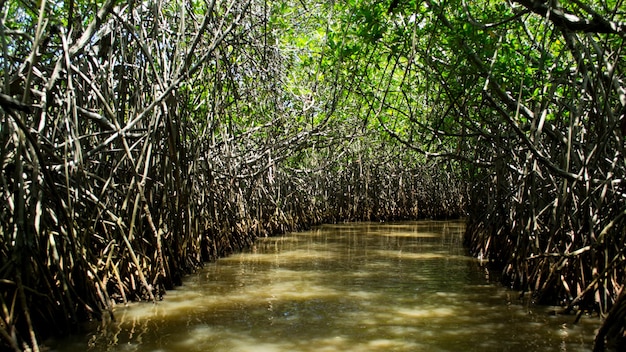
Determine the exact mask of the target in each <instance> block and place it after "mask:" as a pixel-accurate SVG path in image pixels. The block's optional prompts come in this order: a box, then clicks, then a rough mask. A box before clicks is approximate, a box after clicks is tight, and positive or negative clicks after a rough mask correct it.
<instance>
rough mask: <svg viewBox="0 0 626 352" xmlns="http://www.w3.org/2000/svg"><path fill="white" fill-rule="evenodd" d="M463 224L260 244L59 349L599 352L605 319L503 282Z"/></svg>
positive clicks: (358, 230)
mask: <svg viewBox="0 0 626 352" xmlns="http://www.w3.org/2000/svg"><path fill="white" fill-rule="evenodd" d="M463 231H464V225H463V223H462V222H460V221H445V222H436V221H420V222H402V223H357V224H340V225H324V226H321V227H319V228H317V229H314V230H312V231H307V232H301V233H293V234H288V235H285V236H281V237H272V238H263V239H259V240H258V241H256V243H255V245H254V247H253V248H251V249H250V250H249V251H248V252H246V253H241V254H237V255H233V256H231V257H228V258H224V259H220V260H218V261H216V262H215V263H209V264H207V265H206V266H205V267H204V268H203V269H202V270H201V271H199V272H198V273H196V274H194V275H191V276H190V277H188V278H187V279H186V281H185V284H184V285H183V286H182V287H180V288H178V289H176V290H173V291H169V292H168V293H167V295H166V296H165V299H164V300H163V301H162V302H159V303H158V304H156V305H155V304H151V303H142V304H131V305H129V306H128V307H120V308H118V309H117V310H116V322H114V323H111V324H108V325H106V326H99V327H97V328H96V329H95V331H94V330H92V331H91V332H89V333H86V334H84V335H79V336H75V337H72V338H70V339H67V340H63V341H59V342H51V343H50V344H51V346H52V348H53V349H55V350H58V351H85V350H90V351H155V352H156V351H185V352H191V351H316V352H320V351H321V352H323V351H524V352H529V351H589V350H591V348H592V345H593V337H594V332H595V330H596V329H597V328H598V327H599V324H600V321H599V320H598V318H594V317H583V319H582V320H581V322H579V323H578V324H576V325H574V324H573V321H574V318H575V317H574V316H571V315H570V316H563V315H555V314H551V311H554V309H550V308H548V307H534V306H532V305H530V304H529V303H528V302H527V301H526V300H523V299H520V298H519V294H518V293H516V292H514V291H509V290H506V289H505V288H502V287H500V286H499V285H498V284H496V283H493V282H492V281H493V279H490V278H489V273H488V271H486V269H485V268H484V267H482V266H481V265H480V264H479V262H478V261H477V260H476V259H473V258H470V257H468V256H466V254H465V251H464V249H463V246H462V233H463Z"/></svg>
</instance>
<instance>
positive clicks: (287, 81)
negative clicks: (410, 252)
mask: <svg viewBox="0 0 626 352" xmlns="http://www.w3.org/2000/svg"><path fill="white" fill-rule="evenodd" d="M623 5H624V4H623V2H622V1H621V0H617V1H614V0H611V1H593V2H592V3H590V4H584V3H582V2H581V1H578V0H573V1H563V2H557V1H542V0H518V1H511V2H505V1H494V0H485V1H481V2H479V3H471V2H467V1H459V0H447V1H439V2H437V1H433V0H424V1H418V0H390V1H382V2H378V1H367V0H349V1H342V2H326V1H314V2H304V1H296V0H290V1H289V0H286V1H280V2H268V1H260V0H247V1H236V0H224V1H222V0H206V1H191V2H180V1H140V2H137V1H131V2H128V3H116V2H115V1H113V0H106V1H96V2H80V1H75V0H70V1H67V2H61V3H59V2H46V1H41V2H39V3H37V2H34V1H30V0H19V1H11V2H0V12H1V14H2V15H1V16H0V17H1V20H0V21H1V22H0V40H1V44H2V55H0V72H1V76H2V82H3V84H2V88H0V92H1V93H0V107H1V109H0V162H1V163H2V164H1V166H2V168H3V172H2V173H1V174H0V191H1V192H2V197H3V201H2V203H1V208H0V217H1V220H0V253H1V255H0V278H1V279H0V280H1V281H0V305H1V308H2V309H1V311H0V317H2V320H1V322H0V337H1V339H0V341H1V342H0V343H1V345H0V346H2V347H3V348H4V347H6V348H10V349H13V350H22V349H32V350H37V349H38V341H39V340H38V338H39V336H40V335H41V334H46V333H65V332H67V331H70V330H71V329H73V328H74V327H75V326H76V324H77V322H80V321H84V320H87V319H100V318H101V317H102V316H103V315H105V316H108V315H110V314H112V311H111V309H112V307H113V305H114V304H115V302H125V301H128V300H141V299H148V300H157V299H160V298H161V296H162V295H163V294H164V293H165V290H166V289H169V288H172V287H174V286H175V285H177V284H180V282H181V279H182V276H183V275H185V273H188V272H190V271H192V270H194V269H196V268H197V267H198V266H199V265H201V264H202V262H203V261H207V260H212V259H214V258H216V257H218V256H222V255H226V254H228V253H230V252H232V251H235V250H238V249H240V248H243V247H245V246H247V245H249V244H250V243H251V241H253V239H254V238H255V237H256V236H265V235H271V234H275V233H279V232H281V231H286V230H293V229H298V228H301V227H306V226H309V225H312V224H316V223H320V222H323V221H346V220H388V219H403V218H418V217H453V216H461V215H468V232H467V235H466V241H467V244H468V246H469V248H470V250H471V251H472V253H473V254H475V255H476V256H480V257H482V258H487V259H488V260H489V261H490V262H491V263H492V264H493V265H494V266H496V267H499V268H501V269H502V274H503V275H502V278H503V281H504V282H505V283H506V284H507V285H510V286H512V287H514V288H517V289H520V290H522V291H524V292H526V291H528V292H532V295H533V297H534V299H535V300H537V301H539V302H544V303H551V304H562V305H563V306H565V307H566V310H568V311H577V312H585V311H593V312H598V313H600V314H602V315H606V316H607V318H606V322H605V325H604V326H603V328H602V329H601V330H600V333H599V335H598V339H597V346H596V348H597V349H598V350H601V349H603V348H604V344H605V342H609V343H610V344H613V345H616V344H619V343H624V341H621V340H620V338H622V337H623V335H624V327H625V326H626V313H625V312H626V308H625V307H626V294H624V293H622V291H623V290H622V287H623V285H624V279H625V278H624V269H625V268H624V263H625V260H624V259H625V258H624V255H625V253H624V234H625V232H624V225H625V222H624V221H626V210H625V208H624V206H623V204H624V201H623V199H624V195H625V194H624V193H625V190H624V184H623V182H624V181H623V176H624V169H625V166H626V165H625V163H624V158H623V152H624V134H625V133H626V116H625V115H626V91H625V89H624V82H623V80H624V68H625V67H624V62H623V60H622V59H621V58H622V56H623V54H622V49H623V47H624V37H625V32H626V26H625V25H624V24H623V21H624V20H625V19H624V15H625V13H624V11H623V10H622V8H623ZM468 185H469V186H468ZM467 204H469V206H467ZM466 211H467V214H466Z"/></svg>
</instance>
